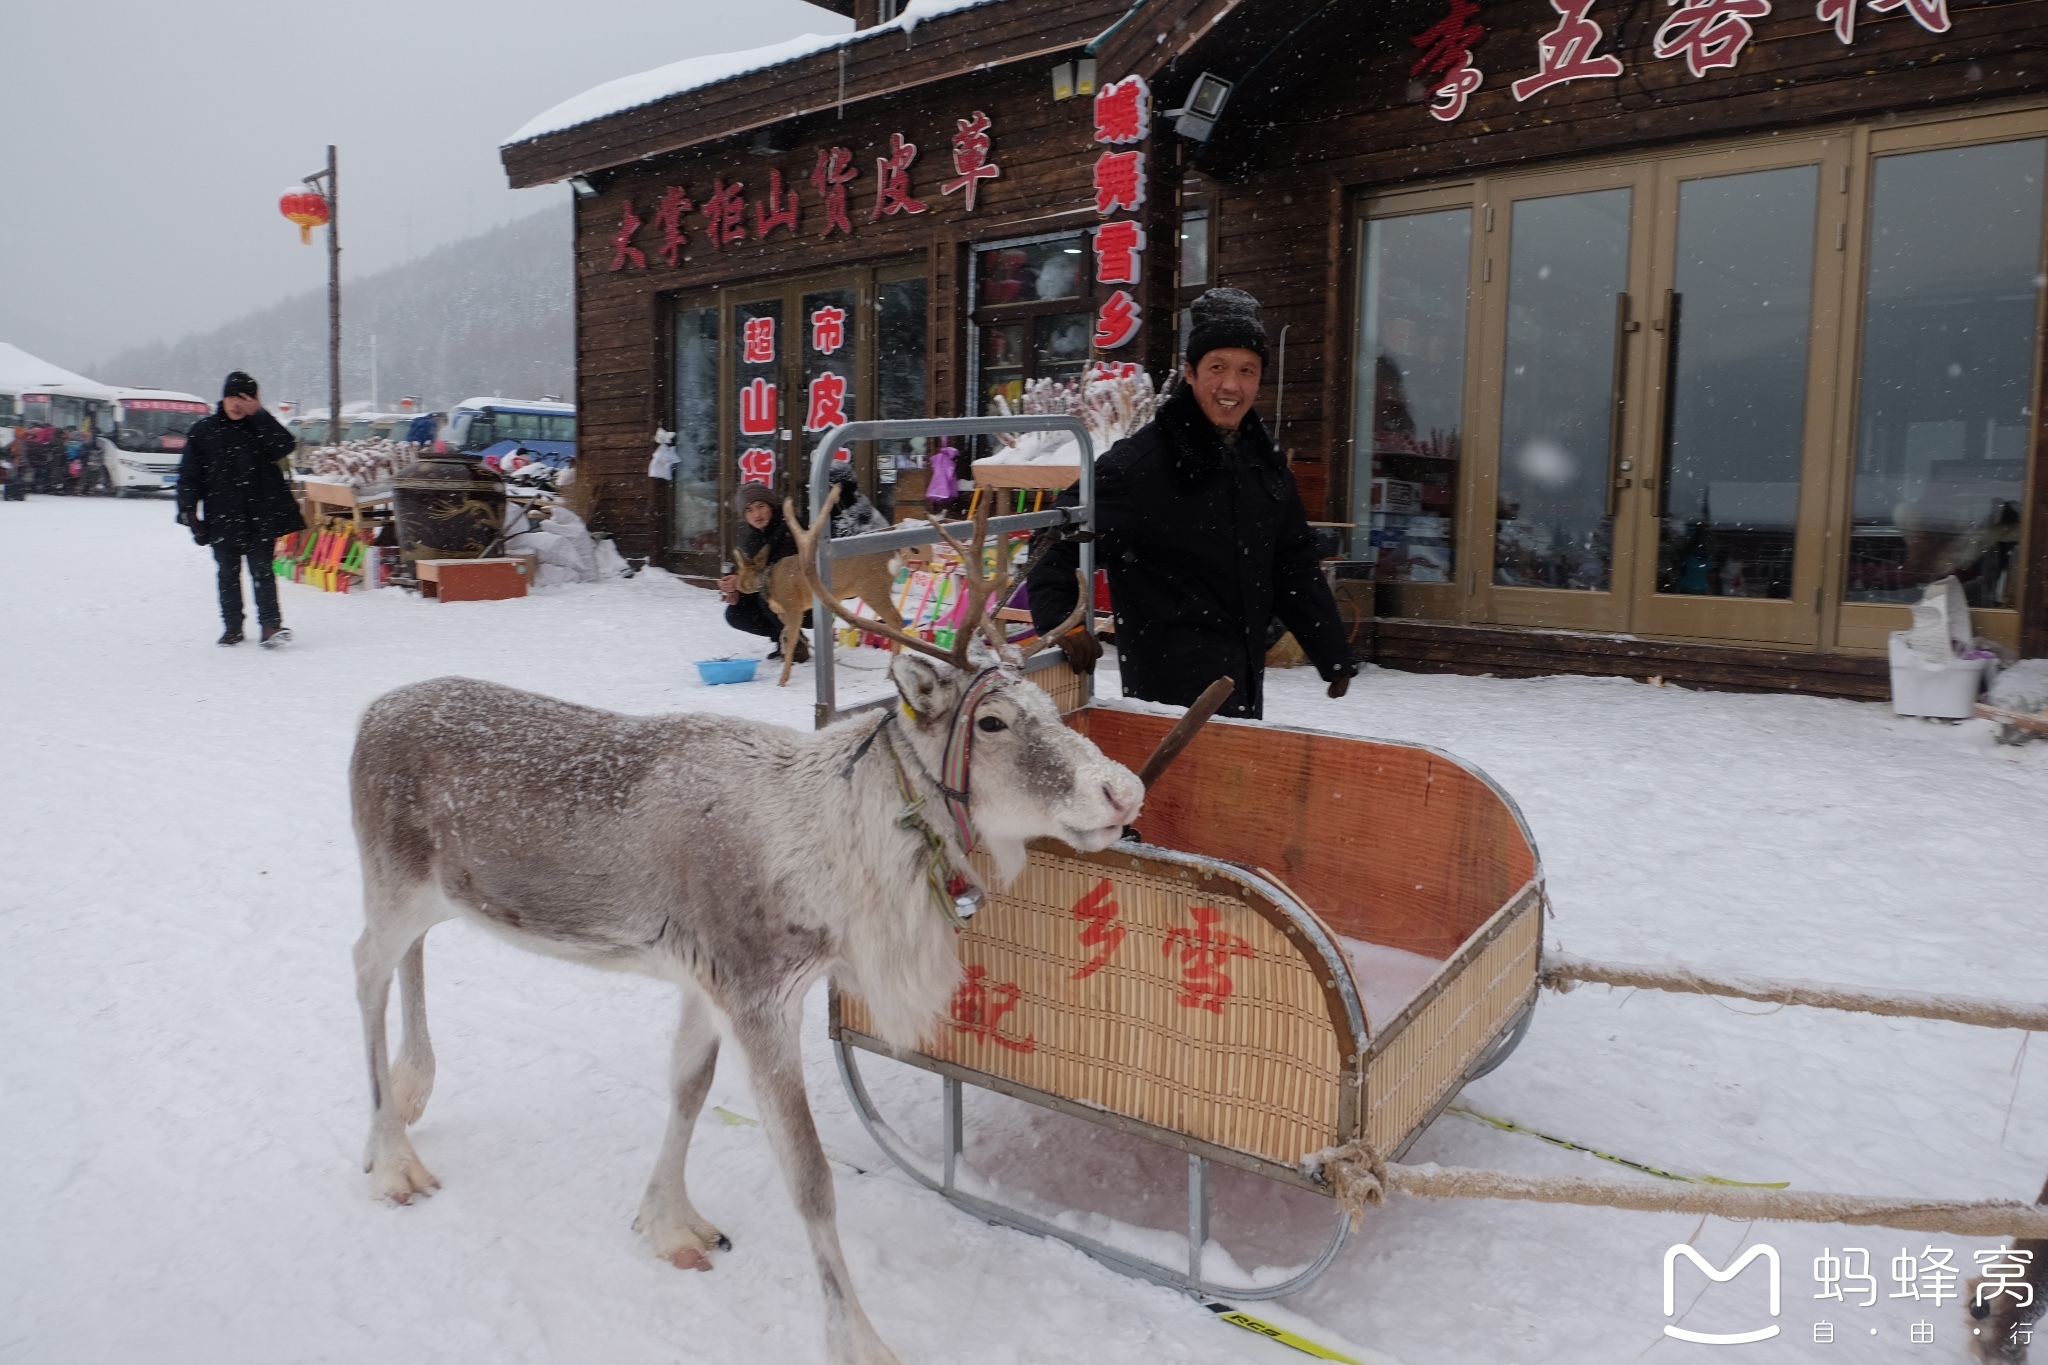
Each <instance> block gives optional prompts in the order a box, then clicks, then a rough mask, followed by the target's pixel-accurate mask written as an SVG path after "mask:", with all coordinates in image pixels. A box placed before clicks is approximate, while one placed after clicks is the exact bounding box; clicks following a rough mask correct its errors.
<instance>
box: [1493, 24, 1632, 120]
mask: <svg viewBox="0 0 2048 1365" xmlns="http://www.w3.org/2000/svg"><path fill="white" fill-rule="evenodd" d="M1550 7H1551V8H1552V9H1554V10H1556V11H1557V13H1558V21H1557V27H1556V28H1554V29H1552V30H1550V32H1548V33H1546V34H1544V35H1543V36H1542V37H1541V38H1538V39H1537V40H1536V53H1537V56H1538V58H1539V59H1540V60H1541V62H1542V69H1541V70H1539V71H1537V73H1536V74H1535V75H1533V76H1524V77H1522V79H1520V80H1518V81H1516V82H1515V83H1514V84H1513V85H1512V86H1510V87H1508V88H1509V89H1511V90H1513V91H1514V92H1515V98H1516V99H1517V100H1526V99H1528V98H1529V97H1530V96H1532V95H1537V94H1540V93H1542V92H1543V91H1545V90H1548V89H1550V87H1551V86H1553V85H1563V84H1564V83H1565V82H1566V81H1583V80H1592V79H1596V78H1600V77H1606V78H1610V79H1611V78H1613V77H1615V76H1619V75H1620V74H1621V59H1620V58H1619V57H1616V56H1613V55H1612V54H1603V55H1601V56H1598V57H1595V56H1594V55H1593V49H1594V48H1596V47H1598V46H1600V44H1601V43H1602V42H1603V41H1605V40H1606V37H1607V35H1606V34H1605V33H1604V32H1602V31H1601V28H1600V25H1598V24H1596V23H1594V22H1593V21H1592V20H1591V19H1588V18H1587V17H1586V11H1587V10H1589V9H1591V8H1592V7H1593V0H1550Z"/></svg>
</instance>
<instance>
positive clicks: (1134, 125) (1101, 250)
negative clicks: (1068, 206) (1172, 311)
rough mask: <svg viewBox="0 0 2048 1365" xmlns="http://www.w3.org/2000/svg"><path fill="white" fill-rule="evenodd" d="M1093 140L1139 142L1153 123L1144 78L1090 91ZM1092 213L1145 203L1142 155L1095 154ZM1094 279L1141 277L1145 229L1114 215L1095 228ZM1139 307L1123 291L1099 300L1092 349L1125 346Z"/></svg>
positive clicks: (1132, 209)
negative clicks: (1092, 100) (1093, 123)
mask: <svg viewBox="0 0 2048 1365" xmlns="http://www.w3.org/2000/svg"><path fill="white" fill-rule="evenodd" d="M1094 113H1095V140H1096V141H1097V142H1099V143H1106V144H1108V145H1109V146H1110V147H1112V148H1114V147H1121V146H1125V145H1127V144H1130V143H1134V142H1143V141H1144V140H1145V135H1146V133H1148V132H1149V131H1150V130H1151V124H1152V88H1151V87H1150V86H1148V85H1147V84H1146V83H1145V78H1144V77H1143V76H1126V77H1124V78H1123V79H1122V80H1120V81H1111V82H1110V83H1109V84H1107V85H1104V86H1102V87H1101V88H1099V89H1098V90H1097V91H1096V92H1095V107H1094ZM1094 180H1095V211H1096V212H1097V213H1098V214H1100V215H1102V216H1103V217H1105V218H1107V217H1109V216H1110V215H1111V214H1113V213H1118V212H1123V213H1137V212H1139V211H1140V210H1142V209H1143V208H1144V207H1145V153H1144V152H1143V150H1141V149H1138V148H1133V149H1132V150H1130V151H1103V152H1101V153H1099V154H1098V155H1097V156H1096V158H1095V176H1094ZM1094 245H1095V280H1096V282H1097V283H1098V284H1137V283H1139V282H1140V280H1141V279H1142V278H1143V275H1144V257H1145V228H1144V225H1143V224H1141V223H1139V222H1137V221H1136V220H1135V219H1131V218H1118V219H1115V220H1113V221H1111V222H1107V223H1104V224H1103V225H1102V226H1101V227H1099V228H1097V229H1095V242H1094ZM1144 321H1145V314H1144V309H1143V308H1141V307H1140V306H1139V305H1138V301H1137V300H1136V299H1135V298H1133V297H1132V296H1131V292H1130V291H1129V290H1128V289H1119V290H1117V291H1116V292H1115V293H1113V294H1111V295H1110V296H1109V297H1108V298H1107V299H1104V300H1103V302H1102V305H1101V307H1099V308H1097V309H1096V311H1095V333H1094V336H1093V338H1092V340H1093V341H1094V344H1095V347H1096V349H1097V350H1104V351H1109V350H1115V349H1116V348H1117V347H1119V346H1128V345H1130V343H1131V342H1132V341H1133V340H1135V339H1136V337H1137V335H1138V333H1139V331H1140V330H1142V328H1143V327H1144Z"/></svg>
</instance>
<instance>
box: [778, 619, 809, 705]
mask: <svg viewBox="0 0 2048 1365" xmlns="http://www.w3.org/2000/svg"><path fill="white" fill-rule="evenodd" d="M803 638H804V613H803V608H801V607H799V608H797V610H796V611H794V612H792V613H789V614H787V615H785V616H784V617H783V618H782V678H781V680H780V681H779V682H777V683H776V684H775V685H776V686H777V687H787V686H789V670H790V669H792V668H794V667H796V642H797V641H798V640H801V639H803Z"/></svg>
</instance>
